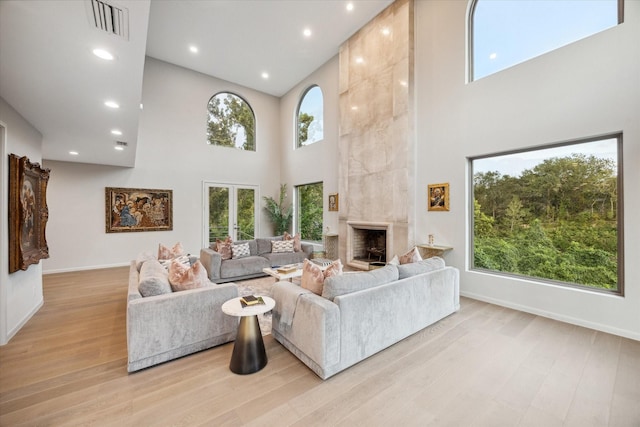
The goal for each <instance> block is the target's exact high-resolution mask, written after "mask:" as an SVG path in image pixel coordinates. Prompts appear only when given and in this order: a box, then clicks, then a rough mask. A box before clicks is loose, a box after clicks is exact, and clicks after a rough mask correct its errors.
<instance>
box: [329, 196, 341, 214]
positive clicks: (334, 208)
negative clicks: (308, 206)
mask: <svg viewBox="0 0 640 427" xmlns="http://www.w3.org/2000/svg"><path fill="white" fill-rule="evenodd" d="M338 203H339V200H338V193H333V194H329V212H338Z"/></svg>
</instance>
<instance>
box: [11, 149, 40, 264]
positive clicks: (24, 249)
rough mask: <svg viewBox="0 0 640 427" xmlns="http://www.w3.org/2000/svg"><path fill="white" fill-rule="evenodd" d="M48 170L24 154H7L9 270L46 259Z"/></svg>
mask: <svg viewBox="0 0 640 427" xmlns="http://www.w3.org/2000/svg"><path fill="white" fill-rule="evenodd" d="M49 172H50V170H49V169H43V168H41V167H40V165H39V164H38V163H31V162H30V161H29V159H28V158H27V157H19V156H16V155H15V154H9V233H8V237H9V273H15V272H16V271H18V270H26V269H27V268H29V266H30V265H31V264H38V263H39V262H40V260H41V259H45V258H49V246H48V245H47V238H46V227H47V221H48V220H49V209H48V207H47V184H48V182H49Z"/></svg>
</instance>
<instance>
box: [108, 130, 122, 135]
mask: <svg viewBox="0 0 640 427" xmlns="http://www.w3.org/2000/svg"><path fill="white" fill-rule="evenodd" d="M111 133H112V134H114V135H122V131H119V130H118V129H113V130H112V131H111Z"/></svg>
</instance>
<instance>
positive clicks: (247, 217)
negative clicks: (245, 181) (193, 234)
mask: <svg viewBox="0 0 640 427" xmlns="http://www.w3.org/2000/svg"><path fill="white" fill-rule="evenodd" d="M203 198H204V203H203V205H204V211H205V212H204V224H205V230H204V236H203V240H204V244H205V247H207V246H209V243H210V242H215V241H216V239H220V240H224V239H225V238H226V237H227V236H231V239H233V241H236V240H249V239H254V238H255V236H256V234H257V231H258V230H257V229H256V224H257V221H256V219H257V218H258V206H259V203H258V200H259V199H258V186H253V185H233V184H219V183H213V182H205V183H204V197H203Z"/></svg>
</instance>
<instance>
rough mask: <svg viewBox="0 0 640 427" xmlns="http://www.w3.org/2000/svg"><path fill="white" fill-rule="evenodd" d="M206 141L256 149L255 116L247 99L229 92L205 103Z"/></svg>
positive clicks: (212, 143) (213, 97)
mask: <svg viewBox="0 0 640 427" xmlns="http://www.w3.org/2000/svg"><path fill="white" fill-rule="evenodd" d="M207 143H208V144H210V145H221V146H223V147H235V148H239V149H241V150H249V151H256V117H255V115H254V114H253V110H252V109H251V106H250V105H249V103H247V101H245V100H244V99H242V98H241V97H239V96H238V95H235V94H233V93H229V92H220V93H218V94H216V95H214V96H212V97H211V99H210V100H209V104H208V105H207Z"/></svg>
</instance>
